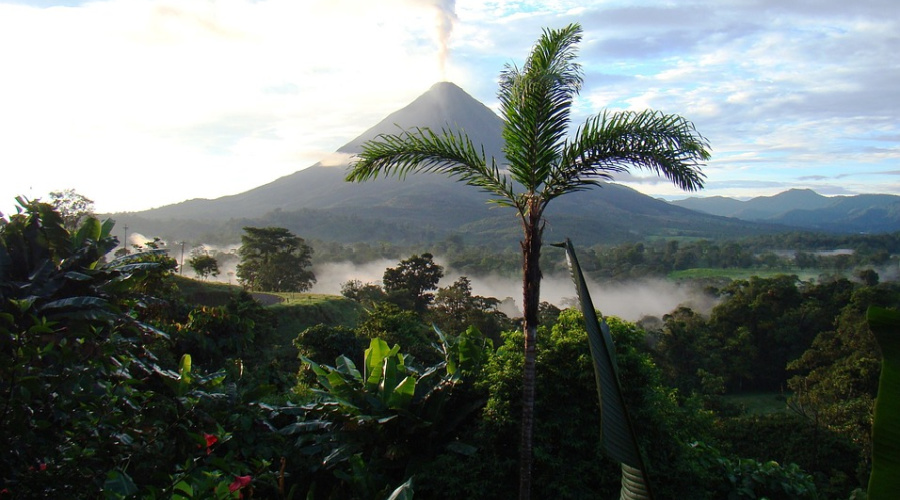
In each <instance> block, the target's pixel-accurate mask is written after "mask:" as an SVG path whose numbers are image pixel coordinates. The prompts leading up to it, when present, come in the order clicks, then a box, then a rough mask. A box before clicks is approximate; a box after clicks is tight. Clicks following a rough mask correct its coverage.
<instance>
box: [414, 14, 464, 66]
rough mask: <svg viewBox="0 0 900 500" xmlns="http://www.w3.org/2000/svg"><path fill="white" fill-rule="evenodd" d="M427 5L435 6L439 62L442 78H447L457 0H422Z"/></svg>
mask: <svg viewBox="0 0 900 500" xmlns="http://www.w3.org/2000/svg"><path fill="white" fill-rule="evenodd" d="M422 1H423V2H424V3H425V4H426V5H428V6H430V7H434V9H435V18H434V26H435V29H436V34H437V42H438V63H439V64H440V68H441V80H447V57H448V53H449V50H450V34H451V33H453V24H454V23H455V22H456V20H457V19H458V18H457V17H456V0H422Z"/></svg>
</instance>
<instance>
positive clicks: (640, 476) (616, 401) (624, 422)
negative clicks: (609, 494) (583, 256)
mask: <svg viewBox="0 0 900 500" xmlns="http://www.w3.org/2000/svg"><path fill="white" fill-rule="evenodd" d="M554 246H559V247H562V248H565V250H566V259H567V260H568V263H569V269H570V271H571V272H572V280H573V281H574V282H575V290H576V292H577V293H578V299H579V303H580V305H581V312H582V314H583V315H584V323H585V329H586V330H587V333H588V342H589V344H590V348H591V357H592V358H593V361H594V380H595V381H596V383H597V397H598V398H599V399H600V432H601V434H600V435H601V447H602V449H603V451H604V452H605V453H606V454H607V455H608V456H609V457H610V458H612V459H613V460H616V461H617V462H619V463H620V464H622V490H621V493H620V498H623V499H626V500H632V499H649V498H653V495H652V492H651V490H650V482H649V481H648V480H647V475H646V472H645V471H646V467H645V466H644V460H643V457H642V456H641V452H640V450H639V449H638V444H637V437H636V435H635V432H634V427H633V425H632V423H631V418H630V417H629V415H628V407H627V405H626V404H625V399H624V398H623V396H622V385H621V382H620V381H619V367H618V364H617V363H616V351H615V345H614V344H613V340H612V336H611V335H610V332H609V326H608V325H607V324H606V320H604V319H603V318H598V317H597V312H596V310H595V309H594V304H593V302H592V301H591V294H590V292H589V291H588V288H587V284H586V283H585V281H584V275H583V274H582V272H581V266H579V264H578V258H577V257H576V256H575V248H574V247H573V246H572V242H571V241H570V240H568V239H566V242H565V243H560V244H557V245H554Z"/></svg>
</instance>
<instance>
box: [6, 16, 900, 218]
mask: <svg viewBox="0 0 900 500" xmlns="http://www.w3.org/2000/svg"><path fill="white" fill-rule="evenodd" d="M570 22H579V23H581V24H582V26H583V28H584V31H585V35H584V41H583V42H582V44H581V57H580V62H581V63H582V64H583V66H584V70H585V86H584V89H583V90H582V93H581V95H580V97H579V99H578V101H577V103H576V111H577V112H576V115H575V119H574V124H577V123H580V122H581V121H583V120H584V118H586V117H587V116H588V115H591V114H594V113H597V112H598V111H600V110H602V109H603V108H609V109H613V110H619V109H646V108H652V109H658V110H661V111H664V112H668V113H677V114H681V115H683V116H685V117H686V118H688V119H690V120H692V121H693V122H694V123H695V124H696V126H697V129H698V130H699V131H700V132H701V133H702V134H704V135H705V136H706V137H707V138H708V139H709V140H710V143H711V145H712V148H713V159H712V161H711V162H710V163H709V165H708V166H707V167H706V168H705V172H706V174H707V187H706V189H705V190H704V191H702V192H700V193H699V195H702V196H715V195H724V196H732V197H738V198H748V197H752V196H759V195H772V194H776V193H778V192H781V191H784V190H786V189H791V188H811V189H814V190H816V191H818V192H819V193H821V194H825V195H852V194H859V193H891V194H898V195H900V123H898V122H900V85H898V83H897V82H900V56H898V53H900V4H898V3H897V2H896V0H870V1H869V0H861V1H855V2H846V1H834V0H818V1H815V2H813V1H790V0H733V1H721V0H718V1H716V0H698V1H694V2H677V3H675V2H668V1H646V2H633V1H632V2H617V1H568V0H556V1H545V2H536V1H503V0H499V1H488V2H483V1H474V0H472V1H470V0H456V1H454V0H304V1H293V0H269V1H246V0H226V1H216V0H177V1H175V0H170V1H157V0H108V1H96V2H75V1H69V2H53V1H40V2H34V1H30V2H23V1H13V2H10V1H8V0H0V47H3V49H2V50H0V68H2V71H3V77H2V78H0V166H2V170H3V182H2V183H0V211H2V212H4V213H8V212H9V211H10V210H11V209H12V207H13V198H14V197H15V196H17V195H26V196H28V197H30V198H37V197H42V196H46V194H47V193H48V192H50V191H53V190H61V189H66V188H74V189H76V190H77V191H78V192H80V193H82V194H84V195H86V196H88V197H89V198H91V199H93V200H94V201H95V202H96V206H97V209H98V210H99V211H101V212H107V211H124V210H142V209H147V208H151V207H155V206H161V205H165V204H169V203H175V202H178V201H182V200H185V199H189V198H215V197H219V196H223V195H228V194H234V193H238V192H242V191H245V190H247V189H251V188H253V187H256V186H259V185H261V184H265V183H267V182H270V181H272V180H274V179H276V178H278V177H281V176H283V175H287V174H290V173H292V172H294V171H297V170H300V169H303V168H306V167H308V166H310V165H312V164H314V163H316V162H317V161H320V160H327V159H328V158H329V155H330V154H331V153H332V152H333V151H335V150H336V149H337V148H339V147H340V146H341V145H343V144H344V143H346V142H348V141H350V140H351V139H353V138H354V137H356V136H357V135H358V134H360V133H361V132H363V131H364V130H366V129H367V128H369V127H370V126H372V125H374V124H375V123H377V122H378V121H379V120H381V119H382V118H384V117H385V116H386V115H387V114H389V113H390V112H392V111H395V110H397V109H399V108H400V107H402V106H404V105H406V104H408V103H409V102H410V101H412V100H413V99H415V98H416V97H417V96H418V95H420V94H421V93H423V92H425V91H426V90H427V89H428V88H429V87H430V86H431V85H432V84H434V83H435V82H437V81H441V80H450V81H453V82H455V83H456V84H458V85H460V86H461V87H462V88H464V89H465V90H466V91H467V92H469V93H470V94H472V95H473V96H474V97H476V98H477V99H479V100H481V101H482V102H484V103H485V104H487V105H488V106H490V107H493V108H495V109H496V104H497V101H496V97H495V93H496V82H497V75H498V74H499V72H500V70H501V69H502V67H503V65H504V64H506V63H520V62H521V61H522V60H523V59H524V57H525V56H526V54H527V53H528V51H529V49H530V47H531V45H532V44H533V42H534V40H536V39H537V37H538V36H539V34H540V32H541V29H542V28H543V27H561V26H564V25H566V24H568V23H570ZM633 174H634V175H631V176H623V177H622V178H620V181H621V182H623V183H624V184H626V185H628V186H630V187H633V188H635V189H638V190H640V191H642V192H644V193H646V194H649V195H653V196H661V197H666V198H670V199H671V198H678V197H685V196H686V194H684V193H680V192H679V191H678V190H677V189H676V188H674V187H672V186H670V185H669V184H667V183H666V182H664V181H660V180H659V179H657V178H655V177H652V176H647V175H644V174H643V173H642V172H641V171H634V172H633Z"/></svg>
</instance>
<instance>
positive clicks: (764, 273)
mask: <svg viewBox="0 0 900 500" xmlns="http://www.w3.org/2000/svg"><path fill="white" fill-rule="evenodd" d="M782 274H796V275H797V277H798V278H800V279H801V280H803V281H808V280H811V279H815V278H818V277H819V274H820V272H819V271H818V270H811V269H803V270H801V269H754V268H740V269H739V268H728V269H716V268H708V267H698V268H694V269H684V270H682V271H673V272H671V273H669V276H668V278H669V279H670V280H687V279H708V278H728V279H733V280H746V279H750V278H752V277H754V276H758V277H760V278H771V277H773V276H778V275H782Z"/></svg>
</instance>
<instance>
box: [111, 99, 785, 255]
mask: <svg viewBox="0 0 900 500" xmlns="http://www.w3.org/2000/svg"><path fill="white" fill-rule="evenodd" d="M398 127H399V128H400V129H405V130H408V129H411V128H413V127H429V128H431V129H433V130H441V129H447V130H450V131H454V132H455V131H460V130H461V131H464V132H465V133H466V134H468V135H469V137H470V138H472V140H473V142H475V144H476V146H478V145H482V146H483V147H484V151H485V153H486V155H487V156H488V157H489V158H490V157H491V156H493V157H495V158H498V161H500V160H501V159H502V145H503V140H502V135H501V131H502V127H503V122H502V120H501V119H500V118H499V117H498V116H497V115H496V114H495V113H493V112H492V111H491V110H490V109H488V108H487V107H486V106H484V105H483V104H481V103H480V102H478V101H477V100H475V99H474V98H472V97H471V96H470V95H468V94H467V93H465V92H464V91H463V90H462V89H460V88H459V87H457V86H456V85H454V84H452V83H446V82H445V83H438V84H436V85H434V86H433V87H432V88H431V89H430V90H429V91H428V92H426V93H425V94H423V95H422V96H420V97H419V98H417V99H416V100H415V101H413V102H412V103H410V104H409V105H408V106H406V107H404V108H403V109H400V110H398V111H396V112H394V113H392V114H391V115H389V116H388V117H386V118H385V119H384V120H382V121H381V122H379V123H378V124H376V125H375V126H374V127H372V128H370V129H369V130H367V131H366V132H364V133H363V134H361V135H360V136H359V137H357V138H355V139H353V140H352V141H350V142H348V143H347V144H345V145H344V146H342V147H341V148H339V149H338V153H341V154H343V155H345V158H346V160H347V161H345V162H343V163H342V164H340V165H338V166H324V165H323V164H321V163H319V164H316V165H313V166H311V167H309V168H306V169H303V170H300V171H297V172H295V173H293V174H290V175H288V176H285V177H282V178H280V179H277V180H275V181H273V182H271V183H269V184H266V185H263V186H259V187H257V188H254V189H250V190H248V191H246V192H244V193H240V194H236V195H233V196H225V197H222V198H217V199H214V200H205V199H195V200H189V201H185V202H182V203H178V204H175V205H169V206H165V207H161V208H157V209H153V210H148V211H145V212H139V213H131V214H117V215H116V216H115V218H116V219H119V220H120V221H124V222H125V223H126V224H128V225H129V226H130V227H132V228H134V230H136V231H142V230H143V231H145V232H147V233H148V234H154V235H159V236H163V237H167V238H171V239H185V238H190V239H196V238H198V234H210V235H212V234H218V235H219V237H218V238H217V239H223V238H231V241H234V240H236V239H237V235H239V234H240V227H242V226H244V225H279V226H283V227H287V228H288V229H291V230H292V231H294V232H296V233H297V234H299V235H302V236H303V237H306V238H316V239H322V240H327V241H341V242H348V241H393V242H396V243H410V242H428V241H436V240H441V239H444V238H446V237H448V236H450V235H454V234H458V235H461V236H462V238H463V239H464V240H467V241H468V242H470V243H479V244H483V243H491V242H497V243H502V244H504V245H506V244H508V243H509V242H510V241H515V240H518V238H519V226H518V222H517V221H516V220H515V219H514V213H513V212H512V210H510V209H506V208H495V207H494V206H493V205H492V204H489V203H487V200H488V195H487V194H486V193H483V192H481V191H479V190H478V189H475V188H472V187H470V186H466V185H464V184H462V183H459V182H455V181H454V180H452V179H448V178H447V177H445V176H442V175H431V174H416V175H410V176H408V177H407V178H406V179H405V181H403V182H400V181H398V180H397V179H394V178H390V179H384V178H380V179H376V180H374V181H371V182H365V183H361V184H350V183H347V182H344V176H345V174H346V169H347V167H348V165H349V161H350V158H351V155H352V154H354V153H357V152H359V151H360V146H361V144H362V143H364V142H365V141H367V140H371V139H374V138H375V137H377V136H378V135H379V134H382V133H387V132H396V131H397V130H398ZM547 220H548V227H547V234H546V238H547V240H548V241H550V240H552V239H563V238H565V237H571V238H573V239H575V240H576V241H579V242H580V243H581V244H596V243H618V242H622V241H629V240H640V239H643V238H646V237H649V236H667V237H672V236H688V237H714V236H737V235H746V234H758V233H761V232H772V231H775V230H777V228H776V227H775V226H771V225H760V224H754V223H749V222H745V221H740V220H736V219H727V218H724V217H718V216H713V215H709V214H703V213H698V212H694V211H691V210H687V209H685V208H682V207H678V206H674V205H671V204H669V203H666V202H663V201H660V200H656V199H654V198H651V197H649V196H645V195H643V194H640V193H638V192H637V191H634V190H632V189H630V188H627V187H624V186H620V185H616V184H605V185H604V186H603V187H602V188H598V189H593V190H591V191H586V192H579V193H574V194H572V195H569V196H565V197H561V198H560V199H558V200H554V202H553V203H552V204H551V205H550V209H549V211H548V212H547ZM142 228H147V229H142ZM228 235H230V236H228Z"/></svg>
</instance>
